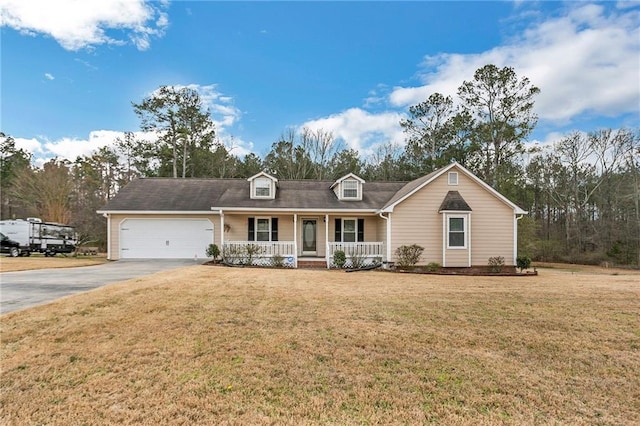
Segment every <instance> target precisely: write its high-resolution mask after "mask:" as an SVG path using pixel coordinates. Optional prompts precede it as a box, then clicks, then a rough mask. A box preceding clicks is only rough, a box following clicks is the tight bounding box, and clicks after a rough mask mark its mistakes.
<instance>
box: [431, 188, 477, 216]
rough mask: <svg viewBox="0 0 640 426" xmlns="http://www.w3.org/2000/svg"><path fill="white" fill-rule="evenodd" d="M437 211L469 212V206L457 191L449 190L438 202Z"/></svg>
mask: <svg viewBox="0 0 640 426" xmlns="http://www.w3.org/2000/svg"><path fill="white" fill-rule="evenodd" d="M439 211H441V212H442V211H458V212H470V211H471V207H469V204H467V202H466V201H465V200H464V198H462V195H460V193H459V192H458V191H449V192H447V195H446V196H445V197H444V200H442V204H440V210H439Z"/></svg>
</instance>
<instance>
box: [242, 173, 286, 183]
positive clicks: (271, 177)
mask: <svg viewBox="0 0 640 426" xmlns="http://www.w3.org/2000/svg"><path fill="white" fill-rule="evenodd" d="M259 177H266V178H267V179H271V180H272V181H274V182H277V181H278V178H276V177H275V176H271V175H270V174H269V173H267V172H260V173H256V174H255V175H253V176H251V177H250V178H248V179H247V180H248V181H249V182H251V181H253V180H255V179H257V178H259Z"/></svg>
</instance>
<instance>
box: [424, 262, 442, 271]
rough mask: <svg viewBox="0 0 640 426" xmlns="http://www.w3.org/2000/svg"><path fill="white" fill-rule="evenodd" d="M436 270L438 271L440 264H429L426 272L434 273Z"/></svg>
mask: <svg viewBox="0 0 640 426" xmlns="http://www.w3.org/2000/svg"><path fill="white" fill-rule="evenodd" d="M438 269H440V264H439V263H438V262H431V263H429V264H428V265H427V271H429V272H436V271H437V270H438Z"/></svg>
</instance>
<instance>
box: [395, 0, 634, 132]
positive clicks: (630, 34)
mask: <svg viewBox="0 0 640 426" xmlns="http://www.w3.org/2000/svg"><path fill="white" fill-rule="evenodd" d="M572 6H573V8H571V9H570V10H569V11H568V12H567V14H566V15H565V16H561V17H556V18H551V19H548V20H546V21H543V22H537V23H535V24H532V25H530V26H529V27H528V28H527V29H526V30H525V31H524V32H523V33H522V34H521V35H520V36H518V37H517V38H514V39H512V40H510V42H509V43H508V44H505V45H503V46H499V47H496V48H494V49H492V50H489V51H486V52H482V53H479V54H472V55H462V54H439V55H435V56H427V57H426V58H425V62H424V66H425V69H426V70H428V71H427V72H425V73H424V74H423V75H422V80H423V83H424V84H423V85H421V86H419V87H396V88H395V89H394V91H393V92H392V93H391V95H390V96H389V101H390V103H391V104H392V105H394V106H397V107H406V106H407V105H411V104H416V103H419V102H422V101H424V100H425V99H426V98H427V97H428V96H429V95H430V94H432V93H434V92H441V93H444V94H450V95H455V93H456V91H457V88H458V87H459V86H460V84H461V83H462V82H463V81H464V80H470V79H472V78H473V73H474V71H475V70H476V69H478V68H480V67H482V66H484V65H486V64H489V63H492V64H495V65H497V66H511V67H513V68H514V69H515V70H516V72H517V73H518V75H519V76H526V77H528V78H529V80H530V81H531V82H532V84H534V85H535V86H537V87H539V88H540V89H541V93H540V95H539V96H538V97H537V99H536V104H535V109H536V112H537V113H538V115H539V116H540V118H541V119H542V120H547V121H549V122H554V123H556V124H566V123H569V122H571V120H572V119H573V118H575V117H576V116H578V115H580V114H584V113H593V114H600V115H604V116H617V115H620V114H625V113H630V112H631V113H633V112H636V113H637V112H638V111H639V110H640V102H639V99H640V79H639V78H638V75H639V74H640V64H639V62H638V57H640V26H639V25H638V19H637V16H638V15H637V10H632V11H620V10H613V11H607V10H606V9H605V8H604V7H603V6H600V5H592V4H587V5H585V4H583V3H578V4H575V5H572Z"/></svg>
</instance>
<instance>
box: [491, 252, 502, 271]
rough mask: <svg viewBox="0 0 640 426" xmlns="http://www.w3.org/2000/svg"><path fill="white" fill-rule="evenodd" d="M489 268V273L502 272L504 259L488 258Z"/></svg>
mask: <svg viewBox="0 0 640 426" xmlns="http://www.w3.org/2000/svg"><path fill="white" fill-rule="evenodd" d="M489 266H490V267H491V272H494V273H498V272H501V271H502V268H503V267H504V257H502V256H494V257H490V258H489Z"/></svg>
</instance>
